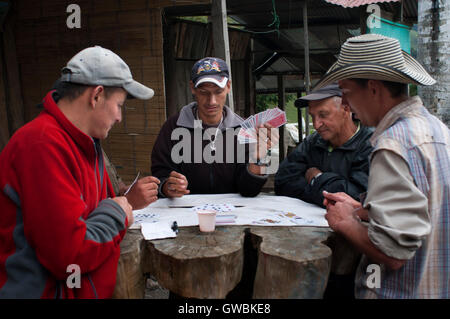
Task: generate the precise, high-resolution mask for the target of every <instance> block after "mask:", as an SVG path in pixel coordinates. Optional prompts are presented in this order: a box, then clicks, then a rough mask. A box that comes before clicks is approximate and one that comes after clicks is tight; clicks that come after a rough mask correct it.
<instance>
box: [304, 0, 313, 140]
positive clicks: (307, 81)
mask: <svg viewBox="0 0 450 319" xmlns="http://www.w3.org/2000/svg"><path fill="white" fill-rule="evenodd" d="M303 36H304V42H305V76H304V77H303V79H304V80H305V89H306V94H309V90H310V88H311V80H310V76H309V34H308V3H307V0H305V1H303ZM305 130H306V136H308V135H309V113H308V108H306V111H305Z"/></svg>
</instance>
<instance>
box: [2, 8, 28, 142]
mask: <svg viewBox="0 0 450 319" xmlns="http://www.w3.org/2000/svg"><path fill="white" fill-rule="evenodd" d="M13 24H14V23H13V19H12V16H11V13H10V14H8V16H7V17H6V21H5V32H4V33H3V48H4V49H3V53H4V55H5V69H6V85H5V88H9V90H8V97H9V98H8V105H7V108H8V111H9V114H10V123H9V124H10V127H9V129H10V133H11V135H12V134H13V133H14V132H15V131H16V130H17V129H19V128H20V127H21V126H22V125H23V124H24V122H25V120H24V109H23V99H22V89H21V87H20V75H19V65H18V63H17V55H16V42H15V40H14V32H13Z"/></svg>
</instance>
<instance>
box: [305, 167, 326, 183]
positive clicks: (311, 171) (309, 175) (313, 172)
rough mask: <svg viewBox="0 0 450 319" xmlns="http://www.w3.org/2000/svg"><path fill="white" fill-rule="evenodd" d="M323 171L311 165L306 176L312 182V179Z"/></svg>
mask: <svg viewBox="0 0 450 319" xmlns="http://www.w3.org/2000/svg"><path fill="white" fill-rule="evenodd" d="M320 173H322V171H321V170H320V169H318V168H316V167H310V168H308V169H307V170H306V173H305V178H306V180H307V181H308V184H309V183H311V181H312V179H313V178H314V177H315V176H316V175H317V174H320Z"/></svg>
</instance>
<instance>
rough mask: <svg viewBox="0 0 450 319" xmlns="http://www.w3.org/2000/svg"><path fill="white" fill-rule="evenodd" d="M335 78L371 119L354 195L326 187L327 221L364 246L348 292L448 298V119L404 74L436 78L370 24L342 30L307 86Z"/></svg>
mask: <svg viewBox="0 0 450 319" xmlns="http://www.w3.org/2000/svg"><path fill="white" fill-rule="evenodd" d="M335 81H338V83H339V86H340V88H341V89H342V92H343V96H342V98H343V100H344V101H345V103H348V104H349V105H350V107H351V109H352V111H353V112H354V113H355V115H356V117H357V118H359V119H360V120H361V122H362V124H364V125H367V126H374V127H376V129H375V132H374V134H373V136H372V137H371V143H372V145H373V147H374V150H373V152H372V154H371V156H370V173H369V183H368V190H367V193H366V194H365V195H363V196H362V201H361V203H359V202H357V201H355V200H354V199H352V198H350V197H349V196H347V195H345V194H343V193H334V194H332V193H324V197H325V200H324V204H325V205H326V207H327V214H326V218H327V220H328V223H329V225H330V227H331V228H332V229H333V230H334V231H336V232H337V233H340V234H342V235H343V236H344V237H346V238H347V239H348V240H349V241H350V242H351V243H353V244H354V245H355V246H356V247H357V248H358V249H359V250H360V251H361V252H362V253H363V254H364V256H363V258H362V260H361V262H360V265H359V268H358V271H357V276H356V280H355V294H356V297H358V298H450V246H449V245H450V236H449V235H448V234H449V231H450V224H449V223H450V216H449V211H450V134H449V129H448V128H447V127H446V126H445V125H444V124H443V123H442V122H441V121H439V120H438V119H437V118H436V117H435V116H433V115H431V114H430V113H429V112H428V110H427V109H426V108H425V107H424V106H423V104H422V101H421V99H420V98H419V97H418V96H414V97H408V93H407V92H408V91H407V83H414V84H418V85H432V84H434V83H435V82H436V81H435V80H434V79H433V78H432V77H431V76H430V75H429V74H428V73H427V72H426V71H425V70H424V68H423V67H422V66H421V65H420V64H419V63H418V62H417V61H416V60H415V59H414V58H412V57H411V56H410V55H409V54H407V53H405V52H403V51H402V50H401V49H400V44H399V42H398V41H397V40H396V39H392V38H388V37H384V36H381V35H376V34H366V35H362V36H358V37H354V38H350V39H348V40H347V41H346V42H345V43H344V44H343V46H342V48H341V52H340V55H339V58H338V61H337V62H336V63H335V64H334V65H333V66H332V67H331V68H330V70H328V72H327V73H326V75H325V76H324V78H323V79H321V80H320V81H319V83H318V84H317V85H316V87H315V89H318V88H320V87H323V86H325V85H327V84H328V83H331V82H335ZM361 220H362V221H365V222H367V223H365V222H364V223H363V222H361Z"/></svg>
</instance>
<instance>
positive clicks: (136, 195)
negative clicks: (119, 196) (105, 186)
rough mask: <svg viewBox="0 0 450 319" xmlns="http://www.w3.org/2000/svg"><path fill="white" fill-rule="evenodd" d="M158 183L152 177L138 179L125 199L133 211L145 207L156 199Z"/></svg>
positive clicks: (157, 180)
mask: <svg viewBox="0 0 450 319" xmlns="http://www.w3.org/2000/svg"><path fill="white" fill-rule="evenodd" d="M159 183H160V182H159V179H157V178H156V177H154V176H146V177H143V178H140V179H139V180H138V181H137V182H136V184H134V185H133V187H131V189H130V191H129V192H128V194H127V195H125V197H126V198H127V199H128V202H129V203H130V204H131V206H132V207H133V209H141V208H144V207H147V206H148V205H150V204H151V203H153V202H154V201H156V200H157V199H158V185H159Z"/></svg>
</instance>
